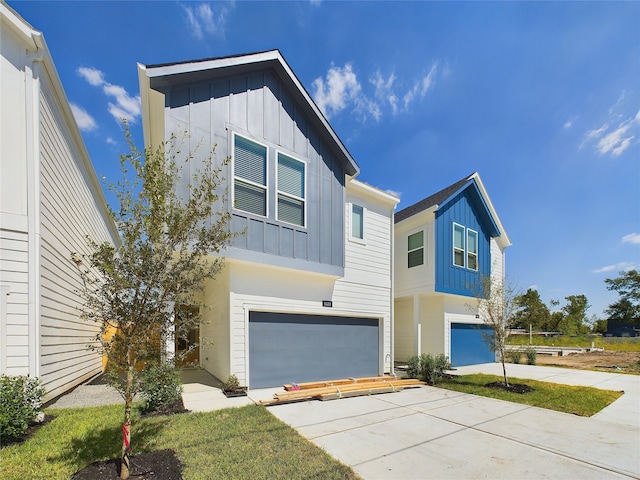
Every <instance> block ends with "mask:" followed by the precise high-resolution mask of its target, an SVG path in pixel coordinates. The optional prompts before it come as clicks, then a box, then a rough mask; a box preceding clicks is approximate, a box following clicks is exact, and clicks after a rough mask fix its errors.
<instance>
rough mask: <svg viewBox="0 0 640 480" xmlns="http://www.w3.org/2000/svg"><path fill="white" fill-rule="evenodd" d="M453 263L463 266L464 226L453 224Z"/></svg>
mask: <svg viewBox="0 0 640 480" xmlns="http://www.w3.org/2000/svg"><path fill="white" fill-rule="evenodd" d="M453 264H454V265H455V266H457V267H464V227H463V226H462V225H458V224H457V223H454V224H453Z"/></svg>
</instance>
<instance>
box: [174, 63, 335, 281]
mask: <svg viewBox="0 0 640 480" xmlns="http://www.w3.org/2000/svg"><path fill="white" fill-rule="evenodd" d="M162 91H163V93H164V94H165V136H166V137H167V138H168V137H169V135H171V134H173V133H177V134H178V135H180V133H181V132H186V133H187V134H188V135H189V137H190V138H189V140H188V143H189V144H190V147H191V148H192V149H193V148H194V147H195V146H196V144H198V143H200V144H201V146H200V148H199V151H198V153H197V154H196V156H195V158H194V161H193V162H191V163H192V165H193V168H194V169H195V168H197V166H198V162H199V161H200V160H201V159H202V158H203V157H204V156H205V155H207V154H208V152H209V151H210V150H211V148H212V146H214V145H216V158H217V159H219V160H222V159H225V158H227V157H230V156H231V155H232V153H233V151H232V149H233V141H232V135H233V133H235V134H238V135H240V136H243V137H246V138H248V139H250V140H253V141H256V142H258V143H261V144H263V145H266V146H267V147H268V158H267V162H268V167H267V169H268V173H267V175H268V185H267V186H268V201H267V204H268V212H267V218H263V217H260V216H257V215H252V214H250V213H246V212H242V211H239V210H233V209H232V208H231V204H230V203H229V205H228V206H227V207H226V208H229V209H230V210H231V212H232V215H233V220H232V228H233V229H234V230H236V231H242V230H245V235H243V236H242V237H241V238H237V239H236V240H235V241H234V243H233V248H231V249H229V250H228V251H227V252H226V253H225V255H226V256H228V257H231V258H233V257H234V250H235V249H240V250H242V251H243V252H242V253H241V254H240V252H239V255H238V258H240V257H242V258H244V259H247V258H251V256H252V255H254V257H253V258H254V259H255V261H259V262H266V263H273V264H277V265H281V266H287V265H288V263H287V262H289V263H291V261H294V260H295V267H294V263H291V266H292V268H298V269H299V268H301V267H302V268H305V266H304V265H305V264H304V263H302V264H301V263H300V262H301V261H302V262H307V266H308V269H309V270H310V271H316V270H317V271H320V270H323V271H324V270H326V267H329V268H333V269H335V268H338V269H341V268H344V188H345V170H344V168H343V165H342V163H341V162H340V161H339V160H338V158H337V157H336V155H335V154H334V153H333V150H332V149H331V147H330V146H329V145H327V143H325V142H324V140H323V138H322V137H321V135H320V134H319V133H318V131H317V130H316V129H315V127H314V123H313V122H312V121H310V119H309V118H307V117H306V115H305V113H304V111H303V109H302V108H301V106H299V105H298V104H297V103H296V101H295V100H294V97H293V96H292V95H291V94H290V93H289V92H288V91H287V89H286V87H285V86H284V84H283V83H282V82H281V81H280V79H279V78H278V77H277V76H276V75H275V74H274V73H273V72H272V71H270V70H265V71H257V72H252V73H251V74H250V75H238V76H234V77H226V78H216V79H212V80H211V81H208V82H207V81H204V82H198V83H188V84H174V85H172V86H171V87H166V89H163V90H162ZM276 150H279V151H281V152H283V153H285V154H289V155H292V156H294V157H295V158H297V159H300V160H302V161H304V162H305V163H306V198H305V203H306V225H305V226H304V227H297V226H293V225H290V224H286V223H283V222H279V221H278V220H277V218H276V201H277V200H276V181H275V173H276V167H275V164H276ZM190 174H191V172H190ZM225 177H226V179H227V183H228V186H229V191H231V189H232V188H233V171H232V170H231V168H230V166H229V167H228V168H227V170H226V173H225ZM188 182H189V178H188V177H186V178H184V179H183V180H182V185H183V188H184V189H185V190H186V185H187V184H188ZM230 200H231V199H230V198H229V201H230ZM251 252H255V254H253V253H251Z"/></svg>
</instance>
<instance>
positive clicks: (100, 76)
mask: <svg viewBox="0 0 640 480" xmlns="http://www.w3.org/2000/svg"><path fill="white" fill-rule="evenodd" d="M77 72H78V75H80V76H81V77H82V78H84V79H85V80H86V81H87V82H89V83H90V84H91V85H93V86H94V87H98V86H100V85H102V84H104V73H102V72H101V71H100V70H97V69H95V68H93V67H80V68H78V70H77Z"/></svg>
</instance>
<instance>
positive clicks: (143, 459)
mask: <svg viewBox="0 0 640 480" xmlns="http://www.w3.org/2000/svg"><path fill="white" fill-rule="evenodd" d="M129 460H130V462H129V466H130V470H129V472H130V478H132V479H137V480H182V464H181V463H180V460H179V459H178V457H176V452H174V451H173V450H158V451H156V452H149V453H140V454H138V455H133V456H131V457H130V458H129ZM119 471H120V459H117V460H107V461H102V462H94V463H92V464H91V465H89V466H88V467H85V468H83V469H82V470H79V471H77V472H76V473H74V474H73V476H72V477H71V478H72V480H118V479H119V478H120V475H119V473H118V472H119Z"/></svg>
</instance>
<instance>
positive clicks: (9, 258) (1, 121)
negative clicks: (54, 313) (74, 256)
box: [0, 6, 32, 375]
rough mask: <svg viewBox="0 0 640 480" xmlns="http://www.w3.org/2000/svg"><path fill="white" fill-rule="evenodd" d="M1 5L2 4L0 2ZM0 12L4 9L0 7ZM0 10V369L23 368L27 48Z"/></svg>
mask: <svg viewBox="0 0 640 480" xmlns="http://www.w3.org/2000/svg"><path fill="white" fill-rule="evenodd" d="M2 8H5V7H4V6H3V7H2ZM3 12H4V11H3ZM13 28H14V25H13V23H12V22H11V21H10V20H9V19H8V18H7V17H5V16H4V14H3V15H2V25H1V27H0V53H1V55H0V78H1V79H2V80H1V81H0V98H1V99H2V100H1V104H2V107H1V108H0V296H1V297H2V298H0V374H7V375H27V374H29V373H32V370H30V368H29V300H30V299H29V292H30V289H29V273H30V271H29V236H28V211H27V208H28V202H27V191H28V184H27V182H28V175H27V165H28V164H27V128H26V125H27V114H26V105H27V101H26V95H27V84H28V80H26V75H27V72H30V70H29V69H28V68H25V65H26V64H27V49H26V48H25V47H24V44H23V41H22V39H21V38H20V37H19V36H18V35H17V34H16V33H15V32H14V31H13Z"/></svg>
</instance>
